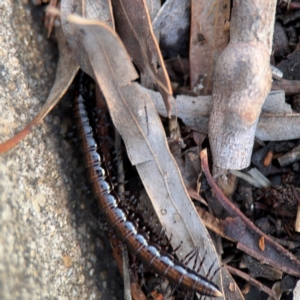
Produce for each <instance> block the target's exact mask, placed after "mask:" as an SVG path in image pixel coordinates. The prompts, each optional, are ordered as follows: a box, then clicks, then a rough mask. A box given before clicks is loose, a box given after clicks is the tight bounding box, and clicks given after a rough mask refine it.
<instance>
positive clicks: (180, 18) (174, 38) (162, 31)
mask: <svg viewBox="0 0 300 300" xmlns="http://www.w3.org/2000/svg"><path fill="white" fill-rule="evenodd" d="M190 9H191V1H190V0H167V1H166V2H165V3H164V4H163V6H162V7H161V9H160V10H159V12H158V14H157V16H156V18H155V19H154V20H153V31H154V34H155V36H156V38H157V40H158V41H159V44H160V47H161V49H162V51H165V52H167V54H168V55H169V56H174V55H177V54H178V53H180V52H181V50H182V49H183V48H185V47H186V46H188V40H189V30H190V15H191V13H190Z"/></svg>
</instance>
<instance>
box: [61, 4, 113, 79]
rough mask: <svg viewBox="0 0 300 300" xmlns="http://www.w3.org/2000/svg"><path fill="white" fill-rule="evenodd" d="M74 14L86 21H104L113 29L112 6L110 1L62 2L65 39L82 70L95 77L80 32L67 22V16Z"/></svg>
mask: <svg viewBox="0 0 300 300" xmlns="http://www.w3.org/2000/svg"><path fill="white" fill-rule="evenodd" d="M74 13H75V14H78V15H79V16H83V17H85V18H86V19H90V20H99V21H102V22H104V23H105V24H106V25H108V26H110V27H111V28H114V20H113V16H112V8H111V4H110V1H109V0H97V1H95V0H84V1H83V0H62V1H61V23H62V28H63V32H64V34H65V38H66V39H67V41H68V43H69V45H70V47H71V48H72V51H73V53H74V55H75V59H76V61H77V63H78V64H79V66H80V68H81V69H82V70H83V71H84V72H85V73H87V74H88V75H90V76H91V77H94V74H93V71H92V68H91V65H90V62H89V58H88V55H87V53H86V51H85V48H84V47H83V45H82V43H81V40H80V37H79V35H78V32H77V30H76V29H75V28H74V27H73V26H72V24H69V23H68V21H67V16H68V15H69V14H74Z"/></svg>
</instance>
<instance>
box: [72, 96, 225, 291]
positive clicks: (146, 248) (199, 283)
mask: <svg viewBox="0 0 300 300" xmlns="http://www.w3.org/2000/svg"><path fill="white" fill-rule="evenodd" d="M73 106H74V116H75V119H76V126H77V131H78V140H79V143H80V151H81V153H82V155H83V157H84V164H85V168H86V170H87V174H88V180H89V183H90V186H91V189H92V193H93V195H94V197H95V198H96V199H97V201H98V204H99V207H100V210H101V212H102V213H103V214H104V215H105V219H106V222H107V225H108V227H109V228H110V229H112V230H113V231H114V232H115V234H116V237H117V238H118V239H119V240H120V241H121V242H122V243H124V244H126V246H127V248H128V251H129V252H130V253H131V254H132V255H135V256H137V257H138V259H139V260H140V261H141V262H142V263H143V264H144V266H145V267H147V268H151V269H152V270H153V271H154V272H155V273H157V274H158V275H159V276H161V277H165V278H167V279H168V280H169V282H170V283H172V284H174V285H177V286H179V287H181V288H183V289H186V290H188V291H192V292H196V293H200V294H202V295H207V296H211V297H221V296H222V293H221V292H220V291H219V289H218V287H217V286H216V285H215V284H214V283H212V282H211V281H210V280H208V279H206V278H205V277H204V276H201V275H199V274H198V273H196V272H195V271H193V270H191V269H189V268H187V267H186V266H185V265H183V264H181V263H179V262H177V261H175V259H174V258H173V257H172V256H171V255H169V254H167V253H161V252H160V250H159V247H158V246H157V245H155V244H151V243H150V242H149V238H148V237H147V235H145V234H143V233H142V232H139V230H138V227H137V225H136V223H135V222H134V221H132V220H130V219H129V218H128V212H127V210H126V209H124V208H122V206H121V205H120V199H119V196H118V195H117V193H116V191H115V190H114V187H113V185H112V183H111V181H110V179H109V178H108V176H107V175H108V172H107V167H106V164H105V161H104V158H103V155H101V153H98V149H99V147H98V146H99V145H97V143H96V141H95V139H94V134H95V133H94V132H93V128H92V127H91V124H90V121H89V117H88V113H87V111H86V107H85V101H84V96H83V95H82V94H79V96H77V97H76V99H75V103H74V105H73Z"/></svg>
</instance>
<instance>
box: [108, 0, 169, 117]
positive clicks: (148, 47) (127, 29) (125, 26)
mask: <svg viewBox="0 0 300 300" xmlns="http://www.w3.org/2000/svg"><path fill="white" fill-rule="evenodd" d="M112 5H113V12H114V16H115V22H116V31H117V33H118V34H119V36H120V38H121V40H122V41H123V43H124V45H125V47H126V49H127V51H128V53H129V55H130V56H131V58H132V60H133V62H134V64H135V65H136V66H137V68H138V69H139V70H140V71H141V73H142V74H144V75H145V74H147V75H148V76H147V77H148V78H152V81H154V82H155V83H156V84H157V87H158V90H159V91H160V93H161V94H162V97H163V99H164V102H165V106H166V109H167V112H168V115H169V114H170V110H171V106H170V99H171V95H172V88H171V83H170V79H169V77H168V74H167V71H166V67H165V64H164V61H163V58H162V56H161V53H160V50H159V47H158V44H157V41H156V38H155V36H154V34H153V30H152V25H151V20H150V17H149V14H148V11H147V7H146V6H145V2H144V0H137V1H134V2H132V1H127V0H112Z"/></svg>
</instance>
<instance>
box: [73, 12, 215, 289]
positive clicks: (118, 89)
mask: <svg viewBox="0 0 300 300" xmlns="http://www.w3.org/2000/svg"><path fill="white" fill-rule="evenodd" d="M69 21H70V22H72V23H73V24H74V25H76V26H77V27H78V29H79V31H80V33H81V38H82V43H83V44H84V45H85V47H86V51H87V53H88V55H89V58H90V61H91V65H92V67H93V70H94V74H95V77H96V80H97V82H98V83H99V85H100V87H101V88H102V91H103V94H104V95H105V97H106V100H107V103H108V107H109V110H110V114H111V116H112V119H113V122H114V124H115V126H116V128H117V129H118V131H119V132H120V134H121V136H122V137H123V140H124V142H125V146H126V149H127V152H128V156H129V158H130V160H131V163H132V164H133V165H135V166H136V167H137V170H138V172H139V175H140V177H141V179H142V181H143V184H144V186H145V189H146V190H147V193H148V195H149V197H150V199H151V201H152V204H153V207H154V209H155V212H156V214H157V216H158V218H159V220H160V222H161V224H162V226H163V227H164V228H165V229H166V233H167V235H168V236H169V237H170V235H171V234H173V236H172V241H171V243H172V245H173V246H174V245H178V244H180V242H181V241H183V246H182V247H181V248H180V253H178V255H179V258H182V257H184V256H185V255H186V254H187V253H189V252H190V250H191V249H194V248H195V247H199V249H200V250H201V254H202V255H204V253H207V254H206V259H205V261H204V264H203V267H202V269H201V273H202V274H207V272H208V270H209V268H212V270H211V271H210V272H211V273H212V274H213V273H214V272H215V271H216V270H217V268H218V263H216V262H217V261H218V259H217V255H216V253H215V250H214V247H213V245H212V242H211V239H210V237H209V235H208V232H207V231H206V229H205V227H204V226H203V224H202V223H201V220H200V219H199V217H198V215H197V213H196V210H195V208H194V206H193V204H192V202H191V200H190V198H189V197H188V196H187V192H186V190H185V188H184V186H183V181H182V179H181V177H180V173H179V170H178V168H177V166H176V164H175V162H174V159H173V158H172V155H171V154H170V152H169V149H168V146H167V142H166V137H165V133H164V130H163V126H162V124H161V121H160V119H159V117H158V115H157V112H156V110H155V107H154V105H153V103H152V102H151V99H150V98H149V96H148V95H147V93H146V92H145V91H144V90H143V89H142V88H141V87H140V85H138V84H137V83H131V81H133V80H135V79H136V77H137V74H136V72H135V69H134V67H133V65H132V63H131V61H130V58H129V56H128V55H127V53H126V50H125V48H124V47H123V45H122V43H121V41H120V40H119V38H118V37H117V35H116V34H115V33H114V32H113V31H112V30H111V29H110V28H109V27H107V26H106V25H105V24H103V23H101V22H92V21H88V20H84V19H82V18H79V17H76V16H70V17H69ZM141 99H143V101H141ZM145 107H146V109H145ZM146 112H147V118H148V119H149V120H150V122H149V123H148V122H147V118H146ZM190 266H192V263H190ZM218 275H219V274H217V276H215V277H214V281H215V283H216V284H217V285H218V286H221V284H220V281H221V280H220V277H219V276H218Z"/></svg>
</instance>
